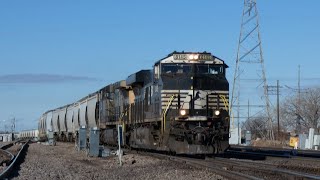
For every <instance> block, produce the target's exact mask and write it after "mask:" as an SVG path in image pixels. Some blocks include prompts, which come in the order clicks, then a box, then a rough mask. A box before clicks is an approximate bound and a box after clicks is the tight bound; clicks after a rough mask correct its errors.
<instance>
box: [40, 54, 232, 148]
mask: <svg viewBox="0 0 320 180" xmlns="http://www.w3.org/2000/svg"><path fill="white" fill-rule="evenodd" d="M227 68H228V66H227V65H226V64H225V63H224V61H223V60H221V59H219V58H217V57H215V56H213V55H212V54H211V53H207V52H201V53H195V52H173V53H171V54H169V55H168V56H167V57H165V58H163V59H161V60H159V61H157V62H156V63H155V64H154V66H153V69H152V70H141V71H139V72H137V73H134V74H132V75H130V76H129V77H128V78H127V79H126V80H123V81H119V82H116V83H113V84H110V85H108V86H106V87H104V88H102V89H100V90H99V91H97V92H95V93H93V94H90V95H89V96H87V97H84V98H83V99H81V100H79V101H78V102H76V103H73V104H70V105H67V106H64V107H62V108H58V109H55V110H51V111H48V112H46V113H45V114H43V115H42V117H41V118H40V121H39V132H40V136H46V134H47V132H48V131H53V132H54V133H55V135H56V137H57V138H59V139H64V140H72V139H74V138H76V136H77V132H78V131H79V128H80V127H86V128H87V129H91V128H98V129H100V132H101V137H100V143H102V144H110V145H117V142H118V141H117V138H118V131H117V126H118V125H122V127H123V131H122V134H121V136H122V137H123V141H122V143H123V144H122V145H124V146H130V147H133V148H143V149H152V150H159V151H170V152H174V153H177V154H212V153H219V152H222V151H224V150H225V149H226V148H227V147H228V146H229V143H228V141H229V124H230V122H229V113H228V110H229V107H228V102H229V83H228V81H227V79H226V69H227Z"/></svg>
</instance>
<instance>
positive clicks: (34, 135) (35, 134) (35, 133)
mask: <svg viewBox="0 0 320 180" xmlns="http://www.w3.org/2000/svg"><path fill="white" fill-rule="evenodd" d="M18 138H19V139H32V140H39V130H38V129H33V130H24V131H20V132H19V134H18Z"/></svg>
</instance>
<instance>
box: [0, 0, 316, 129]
mask: <svg viewBox="0 0 320 180" xmlns="http://www.w3.org/2000/svg"><path fill="white" fill-rule="evenodd" d="M257 6H258V9H259V15H260V30H261V37H262V47H263V52H264V59H265V68H266V76H267V80H268V83H270V84H275V83H276V80H280V84H282V85H283V87H286V86H289V87H292V88H296V87H297V78H298V65H301V85H302V87H303V88H308V87H313V86H317V85H319V81H320V71H319V70H318V65H319V64H320V63H319V61H318V60H319V55H318V52H319V50H320V48H319V47H320V46H319V42H320V36H319V32H320V24H319V19H320V11H319V8H320V1H319V0H308V1H301V0H300V1H298V0H281V1H275V0H274V1H271V0H258V2H257ZM242 9H243V1H242V0H223V1H222V0H220V1H218V0H202V1H191V0H183V1H182V0H177V1H169V0H162V1H147V0H139V1H111V0H109V1H105V0H95V1H85V0H79V1H75V0H69V1H64V0H57V1H43V0H29V1H22V0H20V1H19V0H17V1H9V0H2V1H0V69H1V70H0V131H1V130H4V129H5V126H9V125H10V120H11V119H12V118H15V119H16V128H17V130H23V129H32V128H37V121H38V119H39V117H40V116H41V115H42V114H43V113H44V112H45V111H47V110H49V109H54V108H57V107H60V106H63V105H65V104H69V103H72V102H75V101H77V100H79V99H80V98H82V97H84V96H86V95H87V94H89V93H91V92H94V91H96V90H98V89H100V88H102V87H104V86H106V85H107V84H110V83H113V82H116V81H119V80H123V79H125V78H126V77H127V76H129V75H130V74H132V73H134V72H136V71H139V70H141V69H150V68H152V66H153V63H154V62H156V61H157V60H159V59H161V58H163V57H165V56H167V55H168V54H169V53H171V52H173V51H199V52H200V51H208V52H211V53H213V54H214V55H215V56H217V57H219V58H221V59H223V60H224V61H225V62H226V63H227V64H228V65H229V66H230V68H229V69H228V75H227V78H228V80H229V82H230V85H232V81H233V74H234V67H235V62H236V54H237V45H238V39H239V33H240V23H241V15H242ZM290 93H292V90H290V89H285V88H283V95H284V94H290Z"/></svg>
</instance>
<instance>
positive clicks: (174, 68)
mask: <svg viewBox="0 0 320 180" xmlns="http://www.w3.org/2000/svg"><path fill="white" fill-rule="evenodd" d="M191 71H192V67H191V65H190V64H162V66H161V72H162V74H171V73H172V74H183V73H190V72H191Z"/></svg>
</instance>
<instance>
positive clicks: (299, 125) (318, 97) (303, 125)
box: [281, 88, 320, 133]
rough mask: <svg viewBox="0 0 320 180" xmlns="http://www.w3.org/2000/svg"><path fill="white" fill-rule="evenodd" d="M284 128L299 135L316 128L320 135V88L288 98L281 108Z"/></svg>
mask: <svg viewBox="0 0 320 180" xmlns="http://www.w3.org/2000/svg"><path fill="white" fill-rule="evenodd" d="M281 121H282V126H284V127H285V128H286V129H287V130H297V131H299V132H298V133H301V132H306V131H307V130H308V129H309V128H314V129H315V131H316V132H318V133H319V130H320V128H319V124H320V88H312V89H309V90H307V91H306V92H305V93H302V94H301V96H300V98H299V96H298V94H295V95H294V96H291V97H287V98H286V99H285V101H284V102H283V103H282V106H281Z"/></svg>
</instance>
